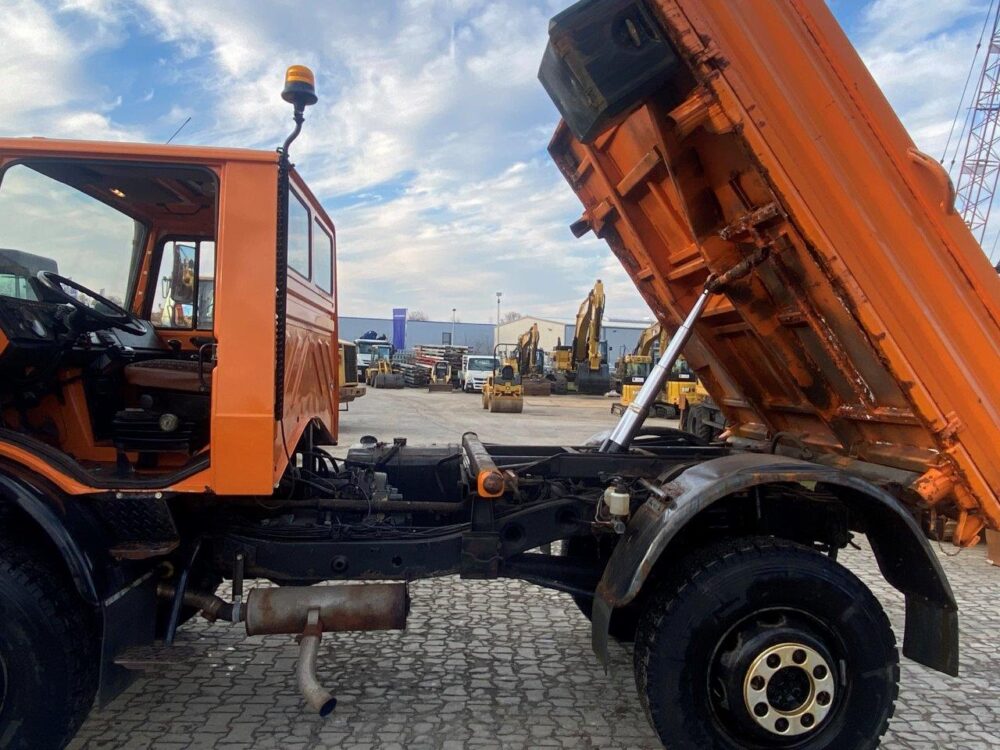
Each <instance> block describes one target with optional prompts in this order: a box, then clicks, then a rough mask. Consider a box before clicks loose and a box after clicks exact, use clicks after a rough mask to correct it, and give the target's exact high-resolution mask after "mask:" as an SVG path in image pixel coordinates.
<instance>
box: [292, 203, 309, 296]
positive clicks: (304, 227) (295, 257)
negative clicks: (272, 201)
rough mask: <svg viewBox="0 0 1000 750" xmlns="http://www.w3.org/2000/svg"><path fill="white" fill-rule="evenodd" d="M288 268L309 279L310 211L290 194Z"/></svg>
mask: <svg viewBox="0 0 1000 750" xmlns="http://www.w3.org/2000/svg"><path fill="white" fill-rule="evenodd" d="M288 267H289V268H291V269H292V270H293V271H296V272H298V273H300V274H302V275H303V276H305V277H306V278H307V279H308V278H309V209H308V208H306V205H305V204H304V203H303V202H302V200H301V199H300V198H299V197H298V196H297V195H296V194H295V193H294V192H289V193H288Z"/></svg>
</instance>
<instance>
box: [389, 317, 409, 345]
mask: <svg viewBox="0 0 1000 750" xmlns="http://www.w3.org/2000/svg"><path fill="white" fill-rule="evenodd" d="M392 345H393V347H394V348H395V349H396V351H402V350H403V349H405V348H406V308H405V307H394V308H392Z"/></svg>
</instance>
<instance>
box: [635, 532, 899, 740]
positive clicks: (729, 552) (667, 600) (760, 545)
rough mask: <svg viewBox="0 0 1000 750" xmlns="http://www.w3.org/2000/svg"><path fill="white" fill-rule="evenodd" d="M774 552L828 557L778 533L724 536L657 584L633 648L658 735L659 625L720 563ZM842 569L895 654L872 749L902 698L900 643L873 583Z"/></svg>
mask: <svg viewBox="0 0 1000 750" xmlns="http://www.w3.org/2000/svg"><path fill="white" fill-rule="evenodd" d="M775 550H782V551H784V552H787V553H789V554H793V555H795V554H798V555H802V556H803V559H808V558H815V557H820V558H823V559H826V558H825V556H824V555H822V554H821V553H819V552H817V551H816V550H814V549H812V548H810V547H806V546H804V545H801V544H797V543H795V542H791V541H788V540H785V539H778V538H774V537H740V538H736V539H729V540H725V541H722V542H719V543H718V544H715V545H712V546H710V547H705V548H703V549H700V550H697V551H695V552H693V553H691V554H690V555H688V556H687V557H686V558H684V559H683V560H682V561H681V563H680V564H679V565H678V567H677V568H676V569H675V571H674V573H673V574H672V575H669V576H668V577H666V578H665V579H664V580H663V581H661V582H660V583H659V584H658V588H657V591H656V592H655V593H654V594H652V596H651V598H650V605H649V607H648V608H647V610H646V611H645V613H644V614H643V616H642V618H641V620H640V623H639V627H638V630H637V632H636V639H635V649H634V651H633V662H634V668H635V679H636V687H637V688H638V693H639V701H640V704H641V705H642V708H643V711H644V712H645V714H646V718H647V719H648V721H649V723H650V726H652V727H653V728H654V730H655V731H656V732H657V734H659V735H661V736H662V735H663V734H664V732H663V731H662V730H663V727H662V726H660V725H659V722H658V718H659V717H657V716H655V715H654V711H653V709H652V707H651V706H650V704H649V700H648V693H647V690H648V687H649V666H650V657H651V655H652V654H653V653H654V652H655V650H656V647H657V642H656V641H657V639H656V634H657V633H659V632H661V630H660V625H661V624H662V623H663V621H664V619H665V618H668V617H670V616H671V614H672V612H673V610H674V608H675V607H676V605H677V602H678V601H679V600H680V598H681V597H682V596H683V594H684V592H685V591H686V590H688V589H689V588H691V587H694V586H697V585H698V583H699V581H700V580H701V579H702V578H703V577H704V576H706V575H707V574H709V573H711V572H712V571H714V570H716V569H718V568H720V567H721V566H728V565H738V564H742V563H740V562H739V561H740V560H744V559H746V558H747V557H748V556H751V555H753V556H757V557H760V556H762V555H764V554H769V553H772V552H774V551H775ZM842 570H843V572H844V573H846V574H847V575H848V576H850V577H851V578H853V579H854V580H855V581H857V583H858V584H859V585H860V586H861V588H862V589H863V590H864V591H865V592H867V595H868V596H869V597H871V599H872V600H873V601H874V602H875V604H876V605H877V606H876V608H875V610H876V611H877V612H878V614H879V616H880V620H881V623H880V624H881V626H882V627H880V628H879V633H881V634H882V635H883V636H887V639H886V640H885V642H884V643H883V644H882V645H883V646H884V647H885V648H886V649H887V651H888V652H889V653H891V660H892V668H893V682H894V688H893V693H892V696H891V705H890V708H889V712H888V715H887V716H886V717H885V720H884V722H883V723H882V725H881V727H879V728H878V730H877V733H876V734H875V735H874V736H873V737H872V739H873V740H874V742H873V744H872V747H874V746H876V745H878V742H879V740H880V739H881V738H882V737H883V736H884V735H885V733H886V731H888V729H889V721H890V719H891V718H892V716H893V714H894V712H895V706H896V700H897V698H898V697H899V651H898V649H897V647H896V641H895V637H894V635H893V631H892V625H891V623H890V622H889V618H888V616H887V615H886V614H885V611H884V609H883V608H882V606H881V604H879V602H878V600H877V599H876V598H875V596H874V594H872V593H871V591H870V590H869V589H868V587H867V586H865V584H864V583H863V582H862V581H861V580H860V579H858V578H857V576H855V575H854V573H852V572H851V571H850V570H848V569H847V568H842Z"/></svg>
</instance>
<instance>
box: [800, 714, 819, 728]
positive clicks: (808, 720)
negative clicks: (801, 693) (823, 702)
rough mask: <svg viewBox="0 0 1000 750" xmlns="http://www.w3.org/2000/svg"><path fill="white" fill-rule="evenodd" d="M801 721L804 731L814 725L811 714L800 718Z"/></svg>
mask: <svg viewBox="0 0 1000 750" xmlns="http://www.w3.org/2000/svg"><path fill="white" fill-rule="evenodd" d="M801 721H802V726H804V727H805V728H806V729H808V728H809V727H811V726H812V725H813V724H815V723H816V719H815V718H814V717H813V715H812V714H806V715H805V716H803V717H802V719H801Z"/></svg>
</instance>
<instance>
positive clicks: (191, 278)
mask: <svg viewBox="0 0 1000 750" xmlns="http://www.w3.org/2000/svg"><path fill="white" fill-rule="evenodd" d="M196 255H197V249H196V248H195V247H194V246H193V245H178V244H176V243H175V244H174V267H173V269H172V271H171V274H170V297H171V299H173V301H174V302H175V303H178V304H185V305H189V304H193V303H194V282H195V274H196V270H195V256H196Z"/></svg>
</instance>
